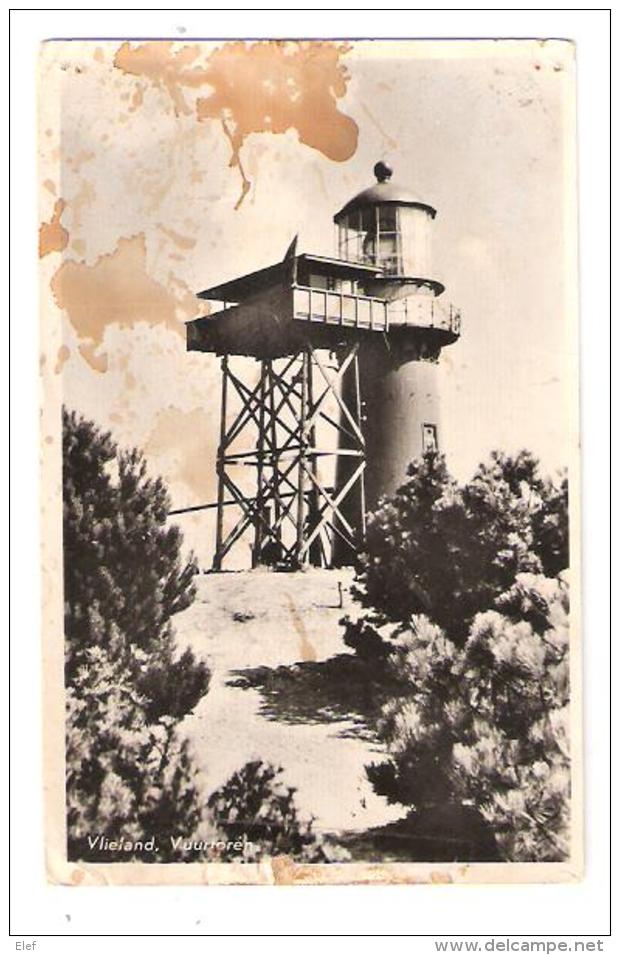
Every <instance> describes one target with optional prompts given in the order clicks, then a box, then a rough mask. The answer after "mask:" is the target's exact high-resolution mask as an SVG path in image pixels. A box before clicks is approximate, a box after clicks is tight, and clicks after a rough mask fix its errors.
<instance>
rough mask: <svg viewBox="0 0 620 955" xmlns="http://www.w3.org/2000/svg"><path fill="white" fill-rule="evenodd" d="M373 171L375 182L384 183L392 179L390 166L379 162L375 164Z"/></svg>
mask: <svg viewBox="0 0 620 955" xmlns="http://www.w3.org/2000/svg"><path fill="white" fill-rule="evenodd" d="M373 171H374V174H375V176H376V178H377V182H385V181H386V180H387V179H391V178H392V173H393V171H394V170H393V169H392V167H391V166H388V164H387V163H385V162H383V160H381V161H380V162H378V163H376V165H375V168H374V170H373Z"/></svg>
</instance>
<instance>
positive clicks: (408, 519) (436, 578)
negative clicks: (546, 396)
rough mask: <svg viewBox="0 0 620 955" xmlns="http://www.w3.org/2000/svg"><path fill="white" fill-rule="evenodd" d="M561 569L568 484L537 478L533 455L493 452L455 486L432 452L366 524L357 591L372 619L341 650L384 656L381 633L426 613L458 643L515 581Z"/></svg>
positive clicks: (353, 628)
mask: <svg viewBox="0 0 620 955" xmlns="http://www.w3.org/2000/svg"><path fill="white" fill-rule="evenodd" d="M567 566H568V484H567V481H566V479H565V477H564V478H562V480H561V482H560V483H559V484H554V483H553V482H552V481H550V480H548V479H544V478H542V477H541V476H540V473H539V467H538V462H537V461H536V459H535V458H534V457H533V456H532V455H531V454H530V453H529V452H526V451H522V452H521V453H520V454H519V455H517V456H516V457H514V458H512V457H509V456H506V455H504V454H501V453H499V452H495V453H494V454H493V455H492V456H491V459H490V462H489V463H488V464H482V465H480V467H479V468H478V469H477V471H476V473H475V474H474V476H473V478H472V479H471V480H470V481H469V482H468V483H467V484H465V485H463V486H462V487H459V486H458V485H457V483H456V481H454V480H453V479H452V478H451V477H450V475H449V474H448V471H447V469H446V465H445V461H444V459H443V457H441V456H439V455H435V454H428V455H426V456H425V457H423V458H421V459H418V460H417V461H415V462H414V463H413V464H412V465H411V467H410V471H409V480H408V481H407V482H406V483H405V484H404V485H403V486H402V487H401V488H400V489H399V490H398V491H397V493H396V494H395V495H394V496H393V497H391V498H389V499H387V500H385V501H384V502H383V503H382V505H381V506H380V507H379V508H378V510H377V511H376V512H375V514H374V515H373V516H372V517H371V519H370V521H369V524H368V534H367V544H366V553H365V555H363V557H362V566H361V572H360V574H359V575H358V580H357V585H356V591H355V593H356V596H357V598H358V600H359V601H360V603H361V605H362V606H363V607H366V608H370V615H369V617H366V616H362V617H361V618H358V619H357V620H352V621H350V624H349V626H348V628H347V637H346V642H347V643H348V644H349V645H350V646H353V647H355V648H356V649H359V650H360V651H361V652H364V651H368V652H369V653H370V654H372V652H373V650H374V651H376V652H377V653H378V654H381V653H382V652H383V651H385V649H386V646H385V645H384V640H383V639H382V638H381V637H380V639H379V640H377V639H376V634H377V631H378V629H380V628H381V627H383V626H386V625H389V624H390V623H391V622H397V623H398V622H400V621H406V620H407V619H408V618H409V617H410V616H411V614H419V613H425V614H427V615H428V616H429V617H430V618H431V619H432V620H433V621H434V622H435V623H437V624H439V626H441V627H442V629H444V630H445V632H446V634H447V635H448V636H449V637H450V638H451V639H452V640H454V641H455V642H456V643H459V644H462V643H463V641H464V640H465V638H466V636H467V633H468V630H469V627H470V625H471V622H472V620H473V618H474V616H475V615H476V614H477V613H479V612H480V611H483V610H486V609H488V608H490V607H491V606H492V605H493V602H494V600H495V599H496V598H497V597H498V596H499V595H500V594H501V593H503V592H504V591H505V590H507V589H508V588H509V587H510V586H511V585H512V583H513V581H514V580H515V576H516V575H517V574H518V573H524V572H530V573H537V574H545V575H547V576H555V575H556V574H557V573H558V572H559V571H560V570H563V569H564V568H566V567H567ZM367 623H369V624H370V628H369V627H368V626H366V624H367ZM387 649H389V645H388V647H387Z"/></svg>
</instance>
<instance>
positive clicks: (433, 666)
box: [368, 574, 570, 862]
mask: <svg viewBox="0 0 620 955" xmlns="http://www.w3.org/2000/svg"><path fill="white" fill-rule="evenodd" d="M496 606H497V609H495V610H490V611H487V612H485V613H480V614H478V615H477V616H476V617H475V619H474V621H473V623H472V626H471V628H470V632H469V635H468V637H467V640H466V642H465V645H464V647H463V648H458V647H456V646H455V644H454V643H453V642H452V641H451V640H449V639H448V638H447V637H446V636H445V634H444V633H443V632H442V630H441V628H440V627H438V626H437V625H435V624H433V623H431V622H430V621H429V620H428V618H427V617H425V616H416V617H413V618H412V619H411V621H410V626H409V627H408V628H405V629H403V630H401V632H400V634H399V637H398V640H397V641H396V643H395V648H394V650H393V652H392V654H391V655H390V659H389V666H390V667H393V668H394V669H395V670H397V672H398V673H399V675H400V677H401V678H402V679H403V681H404V687H405V685H406V690H405V689H404V690H403V695H402V696H401V697H398V698H395V699H394V700H393V701H392V702H391V703H390V704H389V705H388V706H387V707H386V708H385V711H384V718H383V720H382V722H381V723H380V727H379V734H380V738H381V739H382V740H383V742H384V743H385V744H386V746H387V749H388V752H389V754H390V758H389V760H388V761H387V762H384V763H382V764H379V765H373V766H371V767H369V769H368V772H369V776H370V778H371V780H372V782H373V784H374V785H375V788H376V790H377V791H378V792H380V793H382V794H383V795H385V796H387V797H388V799H389V800H391V801H394V802H400V803H403V804H405V805H407V806H413V807H415V808H416V809H418V810H420V809H428V808H429V807H438V806H439V807H441V806H446V805H449V804H451V803H452V804H460V805H473V806H475V807H476V808H477V810H478V812H479V813H480V814H481V816H482V818H483V819H484V820H485V821H486V822H487V823H488V824H489V825H490V827H491V829H492V831H493V833H494V835H495V840H496V843H497V844H498V847H499V849H500V852H501V855H502V857H503V858H504V859H506V860H509V861H521V862H522V861H558V860H561V859H564V858H566V855H567V853H568V847H569V822H570V820H569V796H570V762H569V760H570V753H569V708H568V704H569V660H568V586H567V583H566V580H565V579H564V577H563V576H562V577H560V578H556V579H549V578H545V577H542V576H538V575H531V574H520V575H518V577H517V580H516V582H515V584H514V585H513V586H512V587H511V588H510V590H509V591H507V592H506V593H505V594H503V595H501V597H500V598H499V599H498V600H497V601H496Z"/></svg>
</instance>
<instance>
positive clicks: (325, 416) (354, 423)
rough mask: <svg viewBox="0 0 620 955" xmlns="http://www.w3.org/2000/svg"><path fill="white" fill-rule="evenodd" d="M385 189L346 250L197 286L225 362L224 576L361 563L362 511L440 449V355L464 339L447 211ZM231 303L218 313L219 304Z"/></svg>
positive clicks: (343, 213) (386, 174)
mask: <svg viewBox="0 0 620 955" xmlns="http://www.w3.org/2000/svg"><path fill="white" fill-rule="evenodd" d="M375 176H376V180H377V181H376V183H375V184H374V185H373V186H371V187H370V188H369V189H365V190H364V191H363V192H360V193H359V194H358V195H356V196H355V197H354V198H353V199H351V201H350V202H348V203H347V204H346V205H345V206H344V208H343V209H341V210H340V212H338V213H337V214H336V215H335V216H334V221H335V223H336V225H337V227H338V246H339V254H338V257H336V258H333V257H329V256H325V255H316V254H312V253H309V252H301V251H300V250H298V248H297V240H296V239H295V240H294V241H293V242H292V243H291V244H290V245H289V247H288V249H287V250H286V253H285V255H284V257H283V258H282V260H281V261H279V262H274V263H271V264H270V265H267V266H264V267H263V268H260V269H258V270H257V271H255V272H250V273H248V274H246V275H241V276H238V277H236V278H231V279H228V280H227V281H224V282H220V283H219V284H218V285H215V286H211V287H210V288H207V289H205V290H204V291H202V292H200V293H199V295H200V297H201V298H204V299H207V300H208V301H209V302H210V303H213V310H212V311H211V312H210V314H209V315H207V316H202V317H200V318H196V319H195V320H194V321H192V322H189V323H188V324H187V347H188V349H189V350H190V351H201V352H207V353H210V354H212V355H219V356H220V357H221V367H222V379H221V380H222V391H221V405H220V442H219V447H218V452H217V457H216V461H215V467H216V472H217V484H218V494H217V502H215V503H209V504H206V505H203V506H198V507H193V508H190V510H192V511H195V510H201V509H202V508H203V507H204V508H209V507H215V508H217V517H216V535H215V536H216V539H215V553H214V558H213V569H214V570H221V569H222V567H223V562H224V561H225V560H227V559H228V555H229V552H230V551H231V550H232V549H233V548H237V549H238V548H239V547H240V546H242V545H244V544H245V545H246V546H249V548H250V555H251V556H250V559H251V563H252V566H254V567H256V566H258V565H264V564H268V565H270V566H272V567H275V568H282V569H290V568H296V567H301V566H304V565H307V564H315V565H319V566H323V567H332V566H334V565H335V564H351V563H353V562H354V561H355V558H356V555H357V554H359V552H360V549H361V548H362V547H363V543H364V534H365V527H366V523H365V522H366V514H367V512H368V511H369V510H372V509H373V508H374V507H376V505H377V503H378V502H379V500H380V499H381V497H382V496H383V495H386V494H391V493H393V492H394V491H395V490H396V489H397V488H398V487H399V486H400V485H401V484H402V483H403V482H404V481H405V480H406V477H407V467H408V465H409V463H410V461H412V460H413V459H414V458H416V457H418V456H420V455H421V454H423V453H425V452H433V451H438V450H440V449H441V431H440V422H439V399H438V383H437V362H438V360H439V356H440V353H441V350H442V348H443V347H444V346H445V345H449V344H450V343H451V342H455V341H456V340H457V338H458V337H459V334H460V316H459V313H458V311H457V310H456V309H454V308H453V307H452V306H451V305H447V304H444V301H443V298H442V295H443V291H444V287H443V285H442V284H441V282H439V281H438V279H437V277H436V276H435V274H434V272H433V267H432V263H431V256H430V234H431V229H432V224H433V220H434V218H435V215H436V213H435V209H433V207H432V206H430V205H428V203H425V202H420V200H419V199H417V198H416V197H414V196H412V195H411V194H410V193H409V192H408V191H407V190H406V189H404V188H402V187H400V186H398V185H396V183H394V182H392V171H391V169H390V168H389V167H388V166H387V165H386V164H385V163H383V162H379V163H377V165H376V166H375ZM218 302H219V303H220V306H219V308H218V307H217V304H216V303H218Z"/></svg>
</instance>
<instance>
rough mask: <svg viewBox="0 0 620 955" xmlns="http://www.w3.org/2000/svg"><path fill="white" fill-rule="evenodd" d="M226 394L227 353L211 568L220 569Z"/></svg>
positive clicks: (223, 385)
mask: <svg viewBox="0 0 620 955" xmlns="http://www.w3.org/2000/svg"><path fill="white" fill-rule="evenodd" d="M227 396H228V355H224V357H223V358H222V406H221V408H220V444H219V447H218V450H217V517H216V525H215V556H214V558H213V570H221V569H222V557H223V554H222V545H223V542H224V471H225V468H226V462H225V457H226V403H227Z"/></svg>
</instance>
